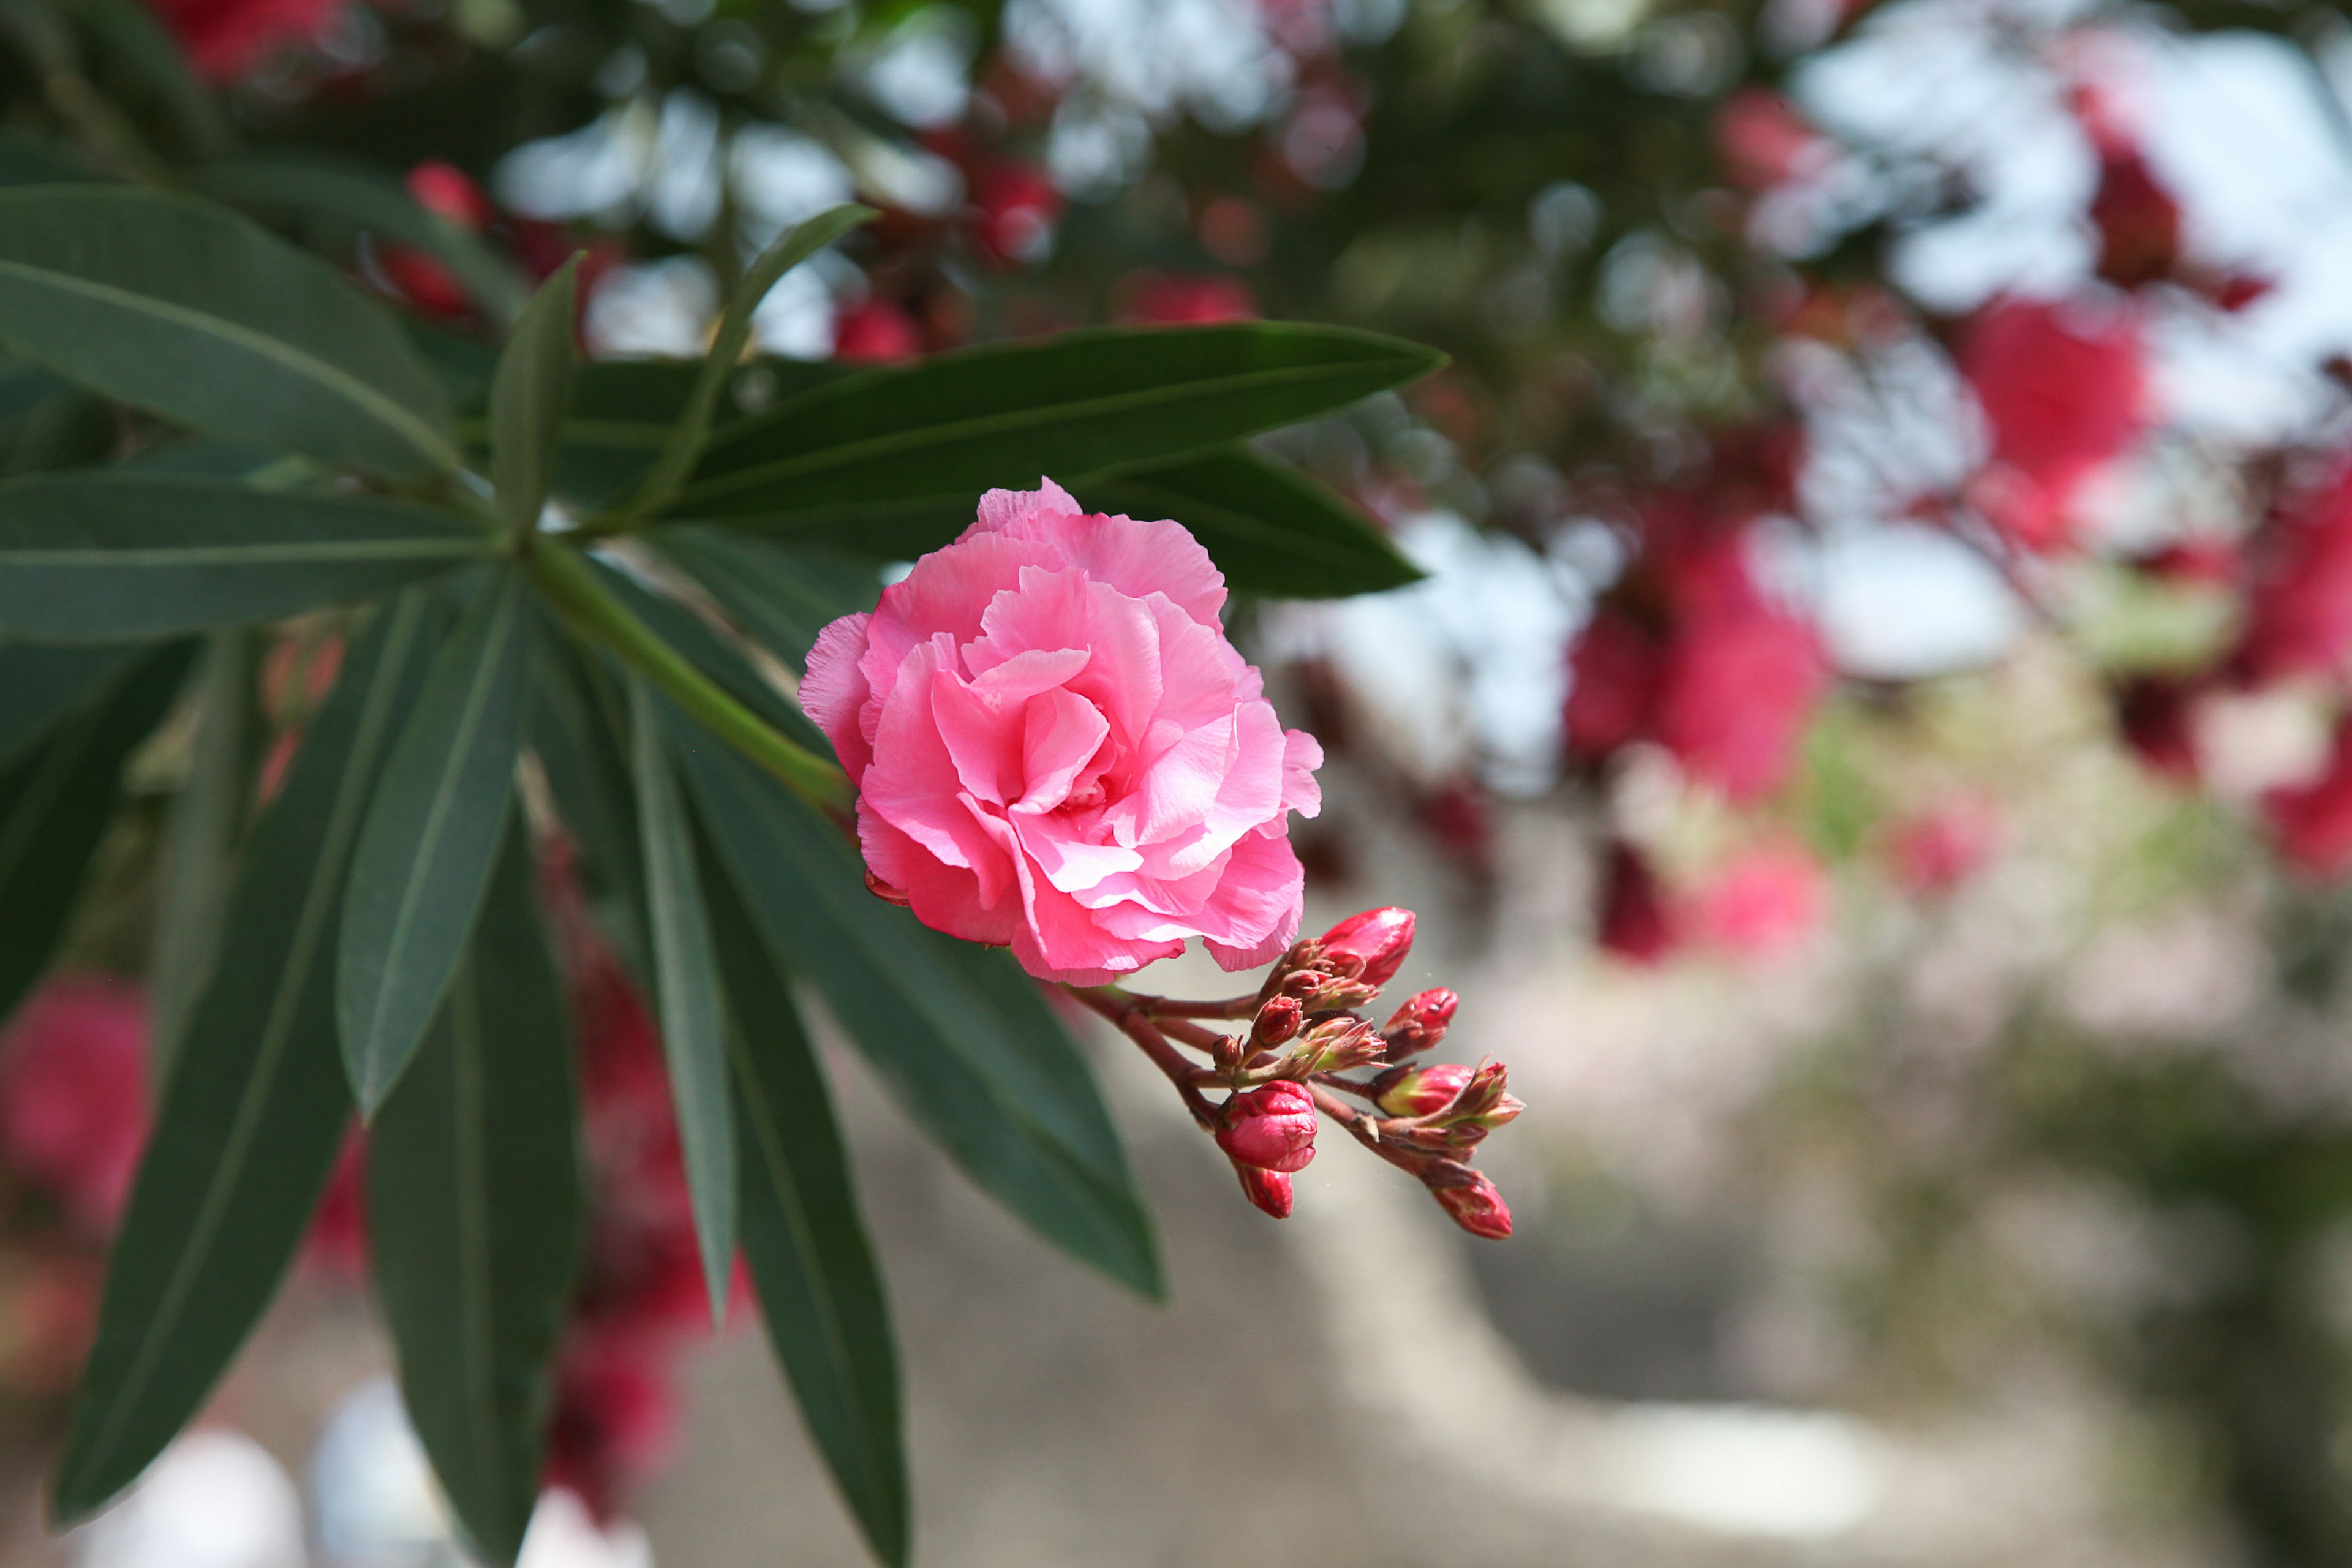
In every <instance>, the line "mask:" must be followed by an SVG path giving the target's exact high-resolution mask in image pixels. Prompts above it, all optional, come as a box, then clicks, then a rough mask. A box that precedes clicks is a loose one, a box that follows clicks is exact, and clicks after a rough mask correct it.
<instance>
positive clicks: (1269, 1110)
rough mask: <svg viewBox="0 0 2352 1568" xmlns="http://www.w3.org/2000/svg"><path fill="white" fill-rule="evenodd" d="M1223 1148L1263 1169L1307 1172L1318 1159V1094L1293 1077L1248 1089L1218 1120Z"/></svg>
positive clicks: (1229, 1103)
mask: <svg viewBox="0 0 2352 1568" xmlns="http://www.w3.org/2000/svg"><path fill="white" fill-rule="evenodd" d="M1217 1147H1218V1148H1220V1149H1223V1151H1224V1152H1226V1153H1227V1154H1229V1155H1231V1156H1232V1157H1233V1159H1234V1162H1235V1163H1238V1164H1244V1165H1255V1166H1256V1167H1257V1168H1258V1169H1259V1170H1262V1171H1279V1172H1283V1173H1289V1172H1291V1171H1303V1170H1305V1169H1306V1168H1307V1162H1308V1161H1310V1160H1312V1159H1314V1158H1315V1101H1314V1099H1313V1097H1311V1096H1310V1095H1308V1094H1307V1091H1306V1090H1305V1089H1301V1088H1300V1087H1299V1086H1298V1085H1297V1084H1295V1083H1291V1082H1288V1081H1282V1082H1276V1083H1270V1084H1267V1085H1266V1086H1265V1088H1263V1089H1244V1090H1243V1091H1242V1092H1241V1093H1239V1094H1236V1095H1234V1097H1233V1098H1232V1099H1231V1100H1226V1101H1225V1106H1224V1110H1223V1112H1222V1113H1220V1114H1219V1116H1218V1118H1217ZM1261 1206H1263V1205H1261Z"/></svg>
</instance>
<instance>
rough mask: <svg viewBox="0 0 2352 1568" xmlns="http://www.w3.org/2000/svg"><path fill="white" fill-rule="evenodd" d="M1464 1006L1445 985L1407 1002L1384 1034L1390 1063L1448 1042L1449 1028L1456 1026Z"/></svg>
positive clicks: (1390, 1016)
mask: <svg viewBox="0 0 2352 1568" xmlns="http://www.w3.org/2000/svg"><path fill="white" fill-rule="evenodd" d="M1461 1003H1462V998H1460V997H1459V996H1456V995H1455V994H1454V993H1453V992H1452V991H1451V990H1449V989H1447V988H1446V987H1445V986H1443V985H1438V986H1433V987H1432V988H1431V989H1429V990H1427V991H1423V992H1421V993H1419V994H1416V995H1413V996H1412V997H1409V998H1407V999H1406V1001H1405V1005H1403V1006H1402V1007H1400V1008H1398V1009H1397V1010H1396V1011H1395V1012H1393V1013H1391V1014H1390V1015H1389V1022H1388V1027H1386V1028H1384V1029H1382V1030H1381V1036H1382V1037H1384V1038H1385V1039H1386V1040H1387V1041H1388V1043H1389V1048H1388V1058H1389V1059H1390V1060H1391V1061H1395V1060H1397V1059H1399V1058H1403V1057H1409V1056H1412V1055H1415V1054H1416V1053H1418V1052H1421V1051H1425V1050H1427V1049H1429V1048H1430V1047H1432V1046H1434V1045H1435V1044H1437V1042H1438V1041H1440V1040H1442V1039H1444V1037H1445V1026H1447V1025H1449V1024H1451V1023H1453V1022H1454V1008H1455V1007H1457V1006H1459V1005H1461Z"/></svg>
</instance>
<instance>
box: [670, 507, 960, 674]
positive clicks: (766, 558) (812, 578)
mask: <svg viewBox="0 0 2352 1568" xmlns="http://www.w3.org/2000/svg"><path fill="white" fill-rule="evenodd" d="M952 537H953V535H950V538H952ZM650 538H651V540H652V542H653V543H654V544H656V546H657V547H659V549H660V551H661V552H662V553H663V554H664V555H667V556H668V557H669V558H670V559H671V560H672V561H675V562H676V563H677V564H678V565H679V566H680V567H681V568H683V569H684V570H685V571H686V572H687V573H688V574H689V575H691V576H692V577H693V578H694V580H695V581H696V582H698V583H699V584H702V586H703V587H704V588H705V589H707V590H708V591H709V594H710V596H711V597H712V598H714V599H716V600H718V601H719V607H720V608H721V609H723V610H725V611H726V612H727V614H728V616H730V618H732V619H733V621H734V622H735V624H736V626H739V627H740V628H741V630H742V631H743V633H744V635H745V636H747V637H751V638H753V639H754V640H755V641H757V642H758V643H759V644H760V646H761V647H764V648H766V649H767V650H768V651H769V652H770V653H772V654H773V655H775V656H776V657H777V658H780V659H782V660H783V661H784V662H785V663H786V664H787V665H789V666H791V667H792V668H793V669H795V670H798V669H800V668H803V667H804V666H805V665H806V664H807V663H808V653H809V649H810V648H812V647H814V646H816V634H817V633H819V632H820V631H823V630H824V627H825V626H826V625H827V624H828V623H829V622H832V621H835V620H837V619H839V618H840V617H841V616H847V615H855V614H856V613H857V612H858V611H860V610H870V609H872V608H873V607H874V602H875V600H876V599H877V598H879V597H880V596H881V594H882V580H881V578H879V577H878V576H877V575H876V574H875V570H874V567H873V565H872V563H866V562H857V561H849V560H844V559H841V558H839V557H836V556H832V555H827V554H824V552H820V551H814V550H794V549H792V548H790V547H788V546H786V545H782V544H778V543H775V542H773V541H772V540H766V539H761V538H759V537H758V536H756V535H753V534H748V533H737V532H735V531H731V530H729V529H724V528H708V527H704V526H701V525H699V524H696V523H682V524H679V525H677V526H675V527H671V528H664V529H660V530H657V531H655V532H654V533H653V534H652V535H650Z"/></svg>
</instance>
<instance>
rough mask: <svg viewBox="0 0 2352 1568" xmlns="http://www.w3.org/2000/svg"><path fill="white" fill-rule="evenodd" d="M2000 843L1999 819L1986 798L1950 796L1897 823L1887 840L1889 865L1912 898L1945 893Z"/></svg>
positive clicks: (1980, 864)
mask: <svg viewBox="0 0 2352 1568" xmlns="http://www.w3.org/2000/svg"><path fill="white" fill-rule="evenodd" d="M1999 848H2000V816H1998V815H1997V814H1996V813H1995V811H1994V808H1993V807H1992V805H1990V803H1989V802H1987V801H1983V800H1979V799H1976V798H1972V797H1962V798H1959V799H1956V800H1948V801H1945V802H1944V803H1942V804H1941V805H1935V806H1931V807H1929V808H1928V809H1927V810H1926V811H1923V812H1921V813H1919V814H1918V815H1917V816H1911V817H1906V818H1905V819H1904V820H1903V821H1901V822H1898V823H1897V824H1895V827H1894V830H1893V831H1892V832H1891V833H1889V834H1888V836H1887V839H1886V864H1887V868H1888V869H1889V870H1891V871H1892V872H1894V874H1895V883H1896V885H1897V886H1899V887H1900V888H1902V889H1903V890H1904V891H1905V892H1906V893H1910V894H1913V895H1914V896H1916V897H1927V896H1932V895H1934V894H1937V893H1948V892H1950V891H1951V890H1952V889H1954V888H1957V887H1958V886H1959V885H1960V884H1961V883H1962V882H1965V881H1967V880H1968V879H1969V878H1970V877H1973V876H1975V875H1976V873H1977V871H1978V870H1979V868H1981V867H1982V866H1983V865H1984V863H1985V862H1986V861H1987V860H1990V859H1991V858H1992V857H1993V854H1994V852H1995V851H1996V850H1998V849H1999Z"/></svg>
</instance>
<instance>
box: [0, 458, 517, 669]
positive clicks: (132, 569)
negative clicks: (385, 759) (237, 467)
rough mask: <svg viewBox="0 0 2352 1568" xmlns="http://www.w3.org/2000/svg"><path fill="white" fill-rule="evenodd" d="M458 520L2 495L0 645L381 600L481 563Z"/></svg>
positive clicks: (367, 508) (389, 511) (254, 505)
mask: <svg viewBox="0 0 2352 1568" xmlns="http://www.w3.org/2000/svg"><path fill="white" fill-rule="evenodd" d="M490 543H491V542H490V541H489V540H488V539H487V538H486V537H485V536H484V535H483V534H482V533H481V531H478V530H477V529H474V528H470V527H468V526H467V524H466V523H464V522H463V521H460V520H459V519H458V518H457V516H456V515H455V514H453V513H450V512H445V511H440V510H435V509H433V508H429V507H421V506H408V505H404V504H402V503H399V502H396V501H385V500H372V499H369V498H367V497H363V496H352V495H338V494H330V493H324V492H320V491H315V490H304V491H290V492H289V491H274V490H264V489H253V488H251V487H249V486H247V485H242V484H238V483H236V482H235V481H233V480H224V479H192V478H185V477H179V476H168V475H145V474H141V475H128V474H114V475H103V476H97V475H80V474H74V475H57V476H53V477H43V478H38V479H17V480H13V481H11V482H9V483H7V484H0V634H5V635H8V636H12V637H37V638H48V639H52V640H56V641H62V642H121V641H127V640H130V639H131V638H137V637H161V636H164V635H167V634H170V633H173V632H184V631H202V630H205V629H208V628H210V627H213V626H237V625H241V624H244V623H247V622H251V621H262V620H272V619H275V618H277V617H278V616H289V615H292V614H294V613H295V612H297V611H299V610H308V609H314V608H316V607H318V606H320V605H333V604H341V603H346V602H349V601H351V600H354V599H361V598H367V597H372V596H373V595H382V594H390V593H393V592H394V591H395V590H397V589H400V588H404V587H406V586H407V585H408V584H411V583H415V582H417V581H419V580H421V579H423V578H425V577H429V576H432V575H434V574H438V573H442V572H446V571H448V570H450V569H451V568H452V567H454V566H457V565H459V564H461V563H465V562H467V561H476V560H479V559H481V558H482V557H483V556H484V555H485V554H486V553H487V552H488V550H489V548H490Z"/></svg>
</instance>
